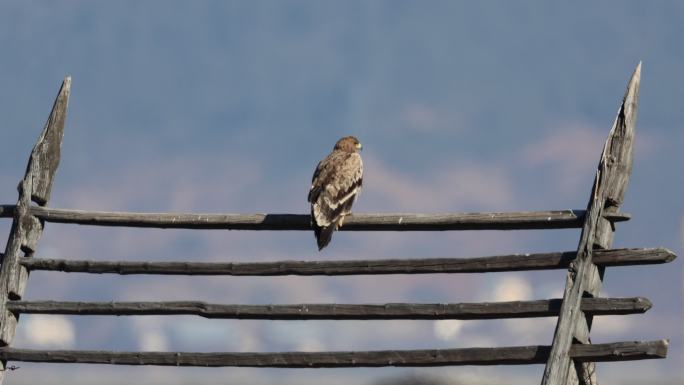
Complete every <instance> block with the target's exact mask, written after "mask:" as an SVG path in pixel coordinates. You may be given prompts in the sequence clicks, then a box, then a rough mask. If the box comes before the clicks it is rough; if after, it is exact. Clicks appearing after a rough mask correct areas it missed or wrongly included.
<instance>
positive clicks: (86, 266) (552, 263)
mask: <svg viewBox="0 0 684 385" xmlns="http://www.w3.org/2000/svg"><path fill="white" fill-rule="evenodd" d="M594 254H595V256H594V263H596V264H597V265H598V266H627V265H646V264H658V263H667V262H670V261H672V260H674V259H675V258H676V255H675V254H674V253H673V252H672V251H670V250H667V249H663V248H653V249H612V250H597V251H596V252H595V253H594ZM576 255H577V254H576V252H574V251H566V252H554V253H537V254H512V255H499V256H491V257H476V258H422V259H376V260H368V259H366V260H337V261H276V262H242V263H237V262H236V263H233V262H137V261H95V260H68V259H45V258H30V259H29V258H26V259H22V260H20V263H21V264H22V265H24V266H26V268H27V269H28V270H44V271H61V272H67V273H93V274H104V273H109V274H123V275H125V274H167V275H243V276H244V275H251V276H273V275H364V274H436V273H486V272H498V271H519V270H548V269H564V268H567V267H568V266H570V262H572V261H573V260H574V259H575V256H576Z"/></svg>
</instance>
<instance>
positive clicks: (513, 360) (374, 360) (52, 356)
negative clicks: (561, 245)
mask: <svg viewBox="0 0 684 385" xmlns="http://www.w3.org/2000/svg"><path fill="white" fill-rule="evenodd" d="M667 350H668V343H667V341H665V340H660V341H646V342H639V341H634V342H616V343H610V344H596V345H573V346H572V347H571V349H570V350H569V354H570V356H571V357H573V358H575V359H577V360H592V361H597V362H598V361H630V360H643V359H656V358H665V357H666V356H667ZM549 351H550V347H549V346H514V347H498V348H462V349H441V350H438V349H431V350H381V351H348V352H283V353H196V352H113V351H92V350H91V351H87V350H31V349H17V348H0V359H3V360H7V361H23V362H50V363H80V364H107V365H160V366H203V367H208V366H211V367H223V366H232V367H262V368H263V367H269V368H355V367H382V366H409V367H420V366H447V365H449V366H452V365H529V364H542V363H544V362H545V361H546V359H547V357H548V355H549Z"/></svg>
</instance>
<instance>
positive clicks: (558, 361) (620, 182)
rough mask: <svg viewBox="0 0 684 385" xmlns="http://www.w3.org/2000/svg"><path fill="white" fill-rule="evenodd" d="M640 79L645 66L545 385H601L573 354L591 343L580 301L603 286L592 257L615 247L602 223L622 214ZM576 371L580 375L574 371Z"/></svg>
mask: <svg viewBox="0 0 684 385" xmlns="http://www.w3.org/2000/svg"><path fill="white" fill-rule="evenodd" d="M640 78H641V63H639V64H638V65H637V68H636V70H635V71H634V74H633V75H632V77H631V79H630V81H629V84H628V85H627V91H626V92H625V96H624V98H623V101H622V105H621V106H620V109H619V111H618V114H617V117H616V119H615V122H614V124H613V127H612V128H611V130H610V133H609V134H608V139H607V140H606V143H605V145H604V148H603V152H602V153H601V158H600V161H599V165H598V168H597V170H596V177H595V179H594V185H593V188H592V193H591V196H590V199H589V203H588V205H587V213H586V215H585V221H584V226H583V228H582V236H581V238H580V242H579V245H578V248H577V260H576V262H575V264H574V266H573V267H572V268H571V270H570V271H569V272H568V276H567V281H566V286H565V291H564V295H563V305H562V307H561V312H560V315H559V316H558V323H557V324H556V331H555V333H554V337H553V344H552V348H551V353H550V355H549V359H548V362H547V364H546V367H545V368H544V375H543V377H542V385H566V384H570V385H572V384H577V383H580V382H581V383H582V384H584V385H596V374H595V373H596V370H595V367H594V365H593V364H591V363H587V364H582V365H578V366H577V369H576V366H575V365H574V364H573V362H572V359H571V357H570V355H569V351H570V347H571V344H572V341H573V338H574V339H577V340H579V341H585V342H587V343H588V342H590V340H589V331H590V328H591V318H586V317H585V315H584V314H583V313H582V312H581V311H580V302H581V299H582V297H583V296H584V295H585V293H589V294H590V295H596V294H597V293H598V291H599V290H600V287H601V280H602V271H601V270H599V269H598V268H597V267H596V265H594V264H593V262H592V257H593V255H592V254H593V250H594V248H595V246H598V247H599V248H606V247H610V245H609V244H608V243H607V242H605V241H606V240H610V242H609V243H612V231H613V229H612V224H608V223H605V222H603V221H602V219H603V218H602V216H603V215H604V212H616V211H617V210H618V208H619V206H620V204H621V203H622V200H623V198H624V192H625V190H626V188H627V182H628V181H629V176H630V174H631V169H632V147H633V146H632V144H633V138H634V128H635V123H636V111H637V103H638V96H639V83H640ZM606 226H609V227H606ZM608 232H610V235H608V234H607V233H608ZM601 240H604V242H601ZM583 324H586V325H585V326H584V325H583ZM576 370H578V371H579V372H578V373H572V372H574V371H576ZM571 373H572V374H571ZM569 376H570V377H569ZM569 378H570V380H569Z"/></svg>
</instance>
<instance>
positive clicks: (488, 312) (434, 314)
mask: <svg viewBox="0 0 684 385" xmlns="http://www.w3.org/2000/svg"><path fill="white" fill-rule="evenodd" d="M560 305H561V299H560V298H559V299H550V300H536V301H510V302H480V303H441V304H429V303H386V304H301V305H224V304H213V303H206V302H200V301H174V302H66V301H11V302H9V303H8V304H7V308H8V309H9V310H10V311H12V312H15V313H19V314H23V313H28V314H72V315H117V316H121V315H197V316H201V317H205V318H230V319H270V320H313V319H327V320H388V319H413V320H419V319H433V320H434V319H461V320H474V319H499V318H528V317H551V316H556V315H558V311H559V310H560ZM650 308H651V302H650V301H649V300H648V299H646V298H640V297H635V298H586V299H584V300H582V304H581V309H582V311H584V312H585V313H588V314H594V315H617V314H636V313H644V312H646V311H648V310H649V309H650Z"/></svg>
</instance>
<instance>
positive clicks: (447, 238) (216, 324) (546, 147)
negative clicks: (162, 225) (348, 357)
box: [0, 0, 684, 384]
mask: <svg viewBox="0 0 684 385" xmlns="http://www.w3.org/2000/svg"><path fill="white" fill-rule="evenodd" d="M683 34H684V5H682V4H681V3H680V2H676V1H663V2H658V3H657V5H656V4H653V3H645V2H637V1H621V2H617V1H605V2H601V3H598V4H597V3H595V2H589V1H580V2H575V3H573V4H572V5H570V4H568V5H556V4H551V3H546V2H540V1H517V2H508V1H490V2H477V3H476V2H460V1H431V2H418V1H373V2H364V1H346V2H333V1H279V2H275V1H249V2H248V1H242V2H237V1H195V2H180V1H144V2H138V1H116V2H113V1H109V2H105V1H64V2H60V3H56V2H47V1H31V2H20V1H13V0H10V1H5V2H3V3H2V4H0V48H1V49H2V51H1V55H0V57H2V61H1V63H2V67H1V68H2V69H3V70H2V71H0V82H1V83H2V85H3V91H4V92H2V93H0V116H1V117H2V125H3V128H2V135H3V136H2V137H3V146H2V148H3V151H2V157H1V158H0V159H2V161H1V162H0V186H5V187H3V188H1V189H0V202H1V203H12V202H14V201H16V190H15V186H16V184H17V182H18V181H19V179H20V178H21V177H22V173H23V171H24V167H25V164H26V160H27V158H28V154H29V152H30V149H31V147H32V146H33V144H34V143H35V140H36V138H37V136H38V134H39V132H40V129H41V128H42V126H43V124H44V122H45V119H46V117H47V114H48V112H49V108H50V106H51V103H52V101H53V98H54V96H55V94H56V92H57V89H58V87H59V83H60V82H61V80H62V78H63V77H64V76H66V75H71V76H72V78H73V84H72V96H71V99H70V108H69V115H68V119H67V125H66V130H65V136H64V144H63V156H62V163H61V165H60V169H59V171H58V174H57V177H56V182H55V185H54V189H53V198H52V201H51V203H50V205H51V206H53V207H64V208H82V209H97V210H125V211H180V212H240V213H252V212H280V213H285V212H287V213H304V212H307V211H308V207H307V202H306V193H307V190H308V183H309V181H310V176H311V173H312V172H313V168H314V167H315V165H316V163H317V162H318V160H320V159H321V158H322V157H323V156H325V155H326V154H327V153H328V152H329V151H330V149H331V147H332V145H333V144H334V142H335V140H337V139H338V138H339V137H341V136H344V135H349V134H352V135H356V136H358V137H359V138H360V139H361V141H362V142H363V144H364V152H363V156H364V162H365V167H366V178H365V180H364V191H363V193H362V195H361V197H360V198H359V200H358V202H357V204H356V206H355V210H356V211H357V212H468V211H507V210H510V211H522V210H546V209H567V208H584V207H585V205H586V200H587V198H588V195H589V190H590V185H591V182H592V179H593V170H594V168H595V166H596V163H597V162H598V157H599V154H600V151H601V147H602V145H603V141H604V140H605V137H606V135H607V134H608V131H609V129H610V126H611V124H612V122H613V119H614V116H615V112H616V111H617V108H618V105H619V102H620V98H621V97H622V94H623V92H624V88H625V86H626V84H627V80H628V78H629V75H630V74H631V72H632V71H633V69H634V67H635V66H636V64H637V63H638V61H639V60H643V74H642V87H641V97H640V105H639V117H638V124H637V138H636V154H635V164H634V171H633V177H632V180H631V183H630V186H629V189H628V191H627V197H626V201H625V205H624V210H625V211H627V212H629V213H631V214H632V215H633V220H632V221H630V222H629V223H626V224H622V225H620V226H619V230H618V232H617V236H616V239H615V246H616V247H646V246H649V247H655V246H663V247H667V248H670V249H672V250H674V251H675V252H676V253H677V254H682V246H683V242H682V238H683V228H682V227H683V221H684V215H683V214H684V213H683V210H682V204H681V196H682V195H683V194H684V183H683V182H682V180H681V178H678V175H680V173H681V171H680V164H681V151H680V148H681V145H682V144H683V143H684V142H683V139H684V135H683V134H682V130H681V129H680V122H682V121H684V112H683V111H684V110H683V109H682V108H681V106H680V103H681V102H680V101H681V97H680V92H681V90H682V89H684V77H682V75H681V68H684V49H682V45H681V41H680V40H681V36H683ZM0 230H2V232H3V233H5V234H6V233H7V232H8V231H9V224H8V223H7V221H3V222H2V223H0ZM578 238H579V232H578V231H569V230H559V231H551V232H535V231H531V232H462V233H453V232H449V233H440V234H422V233H407V234H391V233H382V234H376V233H340V234H336V235H335V237H334V238H333V242H332V245H331V246H330V247H329V248H327V249H325V251H324V252H323V253H320V254H319V253H318V252H317V251H316V248H315V242H314V239H313V236H312V235H311V234H309V233H308V232H259V233H246V232H223V231H207V232H196V231H178V230H140V229H138V230H131V229H111V228H109V229H103V228H87V227H80V226H79V227H76V226H65V225H53V224H50V225H48V226H47V229H46V232H45V235H44V237H43V239H42V241H41V243H40V252H39V254H40V255H41V256H46V257H64V258H94V259H130V260H185V259H191V260H197V261H210V260H211V261H214V260H215V261H228V260H230V261H249V260H274V259H333V258H363V257H377V258H387V257H411V256H464V257H465V256H479V255H495V254H500V253H509V252H534V251H553V250H571V249H574V248H575V247H576V244H577V240H578ZM683 273H684V271H683V269H682V262H681V261H679V260H677V261H675V262H674V263H672V264H670V265H666V266H647V267H643V268H634V267H633V268H615V269H610V270H609V271H608V273H607V275H606V282H605V292H606V293H607V294H608V295H612V296H635V295H642V296H647V297H649V298H650V299H651V300H652V301H653V302H654V305H655V306H654V308H653V309H652V310H651V311H649V312H648V313H646V314H644V315H635V316H628V317H620V318H616V317H605V318H601V319H599V320H598V321H596V328H595V331H594V333H593V334H594V340H598V341H606V342H607V341H617V340H632V339H657V338H670V339H671V342H672V344H671V350H670V357H669V358H668V359H667V360H660V361H643V362H638V363H633V364H619V363H615V364H602V365H600V367H599V369H600V371H601V372H600V374H599V375H600V378H601V379H602V381H603V383H607V384H630V383H643V382H644V381H646V382H651V380H652V377H653V376H654V375H655V374H657V376H658V378H660V379H662V381H663V384H665V383H678V382H681V381H682V380H683V379H684V372H683V371H682V364H683V363H684V349H682V343H684V330H683V328H682V326H681V325H682V323H681V319H682V316H683V315H684V311H683V310H682V307H683V306H682V305H683V302H684V300H683V290H684V287H683V286H682V277H683ZM563 284H564V278H563V274H562V272H542V273H539V272H536V273H514V274H490V275H469V276H466V275H463V276H436V277H429V276H425V277H401V276H393V277H356V278H350V277H346V278H324V277H323V278H316V277H305V278H294V277H284V278H275V279H274V278H268V279H259V278H230V277H214V278H184V277H172V278H169V277H166V278H164V277H162V278H156V277H142V276H141V277H124V278H120V277H108V276H101V277H91V276H86V275H60V274H55V273H52V274H48V273H36V274H33V275H32V276H31V280H30V281H29V286H28V292H27V298H30V299H71V300H78V299H80V300H182V299H200V300H205V301H212V302H222V303H247V302H255V303H271V302H273V303H297V302H397V301H424V302H438V301H440V302H459V301H475V300H497V299H498V300H502V299H524V298H548V297H552V296H554V295H557V293H558V292H559V291H560V290H562V286H563ZM41 331H42V332H41ZM552 332H553V322H552V320H544V319H542V320H534V321H520V320H518V321H483V322H475V321H468V322H463V323H431V322H428V321H421V322H417V321H416V322H413V321H401V322H398V321H397V322H392V323H380V322H375V323H374V322H370V323H358V322H337V323H335V322H323V321H320V322H318V321H317V322H308V323H307V322H262V321H258V322H250V321H240V322H237V321H215V320H213V321H210V320H203V319H195V318H190V317H175V318H173V319H168V318H163V319H162V318H157V317H123V318H116V319H106V318H102V317H80V318H79V317H52V318H45V317H42V318H41V317H37V316H27V317H22V322H21V323H20V327H19V334H18V336H17V340H16V341H17V345H21V346H33V347H48V348H79V349H80V348H83V349H86V348H87V349H100V348H102V349H104V348H112V349H122V350H123V349H129V350H130V349H141V348H163V349H169V350H230V349H232V350H243V351H250V350H264V351H268V350H293V349H303V350H321V349H326V350H338V349H362V348H364V349H380V348H420V347H452V346H476V345H493V344H496V345H518V344H539V343H548V342H550V338H551V336H552ZM22 366H25V367H26V368H30V370H28V369H22V370H19V371H17V372H13V373H11V374H10V376H11V378H10V380H9V382H8V383H17V384H23V383H32V382H34V381H36V378H40V379H41V381H43V382H44V383H63V382H65V381H67V380H69V381H77V380H79V379H80V380H82V381H86V382H87V381H89V379H92V378H98V380H99V381H103V380H101V378H103V377H104V378H106V379H107V381H111V382H112V383H116V382H121V381H122V379H125V378H127V376H131V375H134V376H135V378H136V379H138V380H140V382H142V383H161V382H163V383H178V384H181V383H187V382H188V381H193V380H196V379H197V378H202V379H203V380H204V381H205V382H206V383H213V382H216V383H218V381H225V380H226V379H232V380H233V381H234V382H247V381H249V382H250V383H256V384H258V383H272V382H273V381H274V380H275V379H277V380H278V381H280V382H283V383H293V384H294V383H318V382H320V380H321V378H322V377H325V378H326V381H330V382H339V383H347V382H348V381H350V380H353V381H355V382H357V383H369V384H370V383H373V382H374V381H378V380H380V379H384V378H388V377H392V376H396V375H404V374H406V373H408V372H413V371H411V370H402V369H375V370H348V371H342V370H330V371H320V370H315V371H301V370H280V371H277V370H247V369H244V370H243V369H241V370H235V369H210V370H196V369H161V370H158V369H155V368H122V367H119V368H108V367H98V366H77V367H76V369H77V370H76V371H74V370H73V369H67V368H64V367H61V366H59V367H58V366H51V365H28V364H25V365H22ZM541 370H542V367H541V366H539V367H533V368H512V367H500V368H498V367H497V368H470V367H466V368H454V369H429V370H428V369H421V370H420V371H418V373H421V374H423V373H426V374H429V375H434V376H438V377H446V378H450V379H463V380H467V381H469V382H472V383H500V382H501V381H503V379H505V381H506V382H507V383H527V382H529V381H538V378H539V376H540V373H541ZM45 381H47V382H45ZM50 381H52V382H50Z"/></svg>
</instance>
